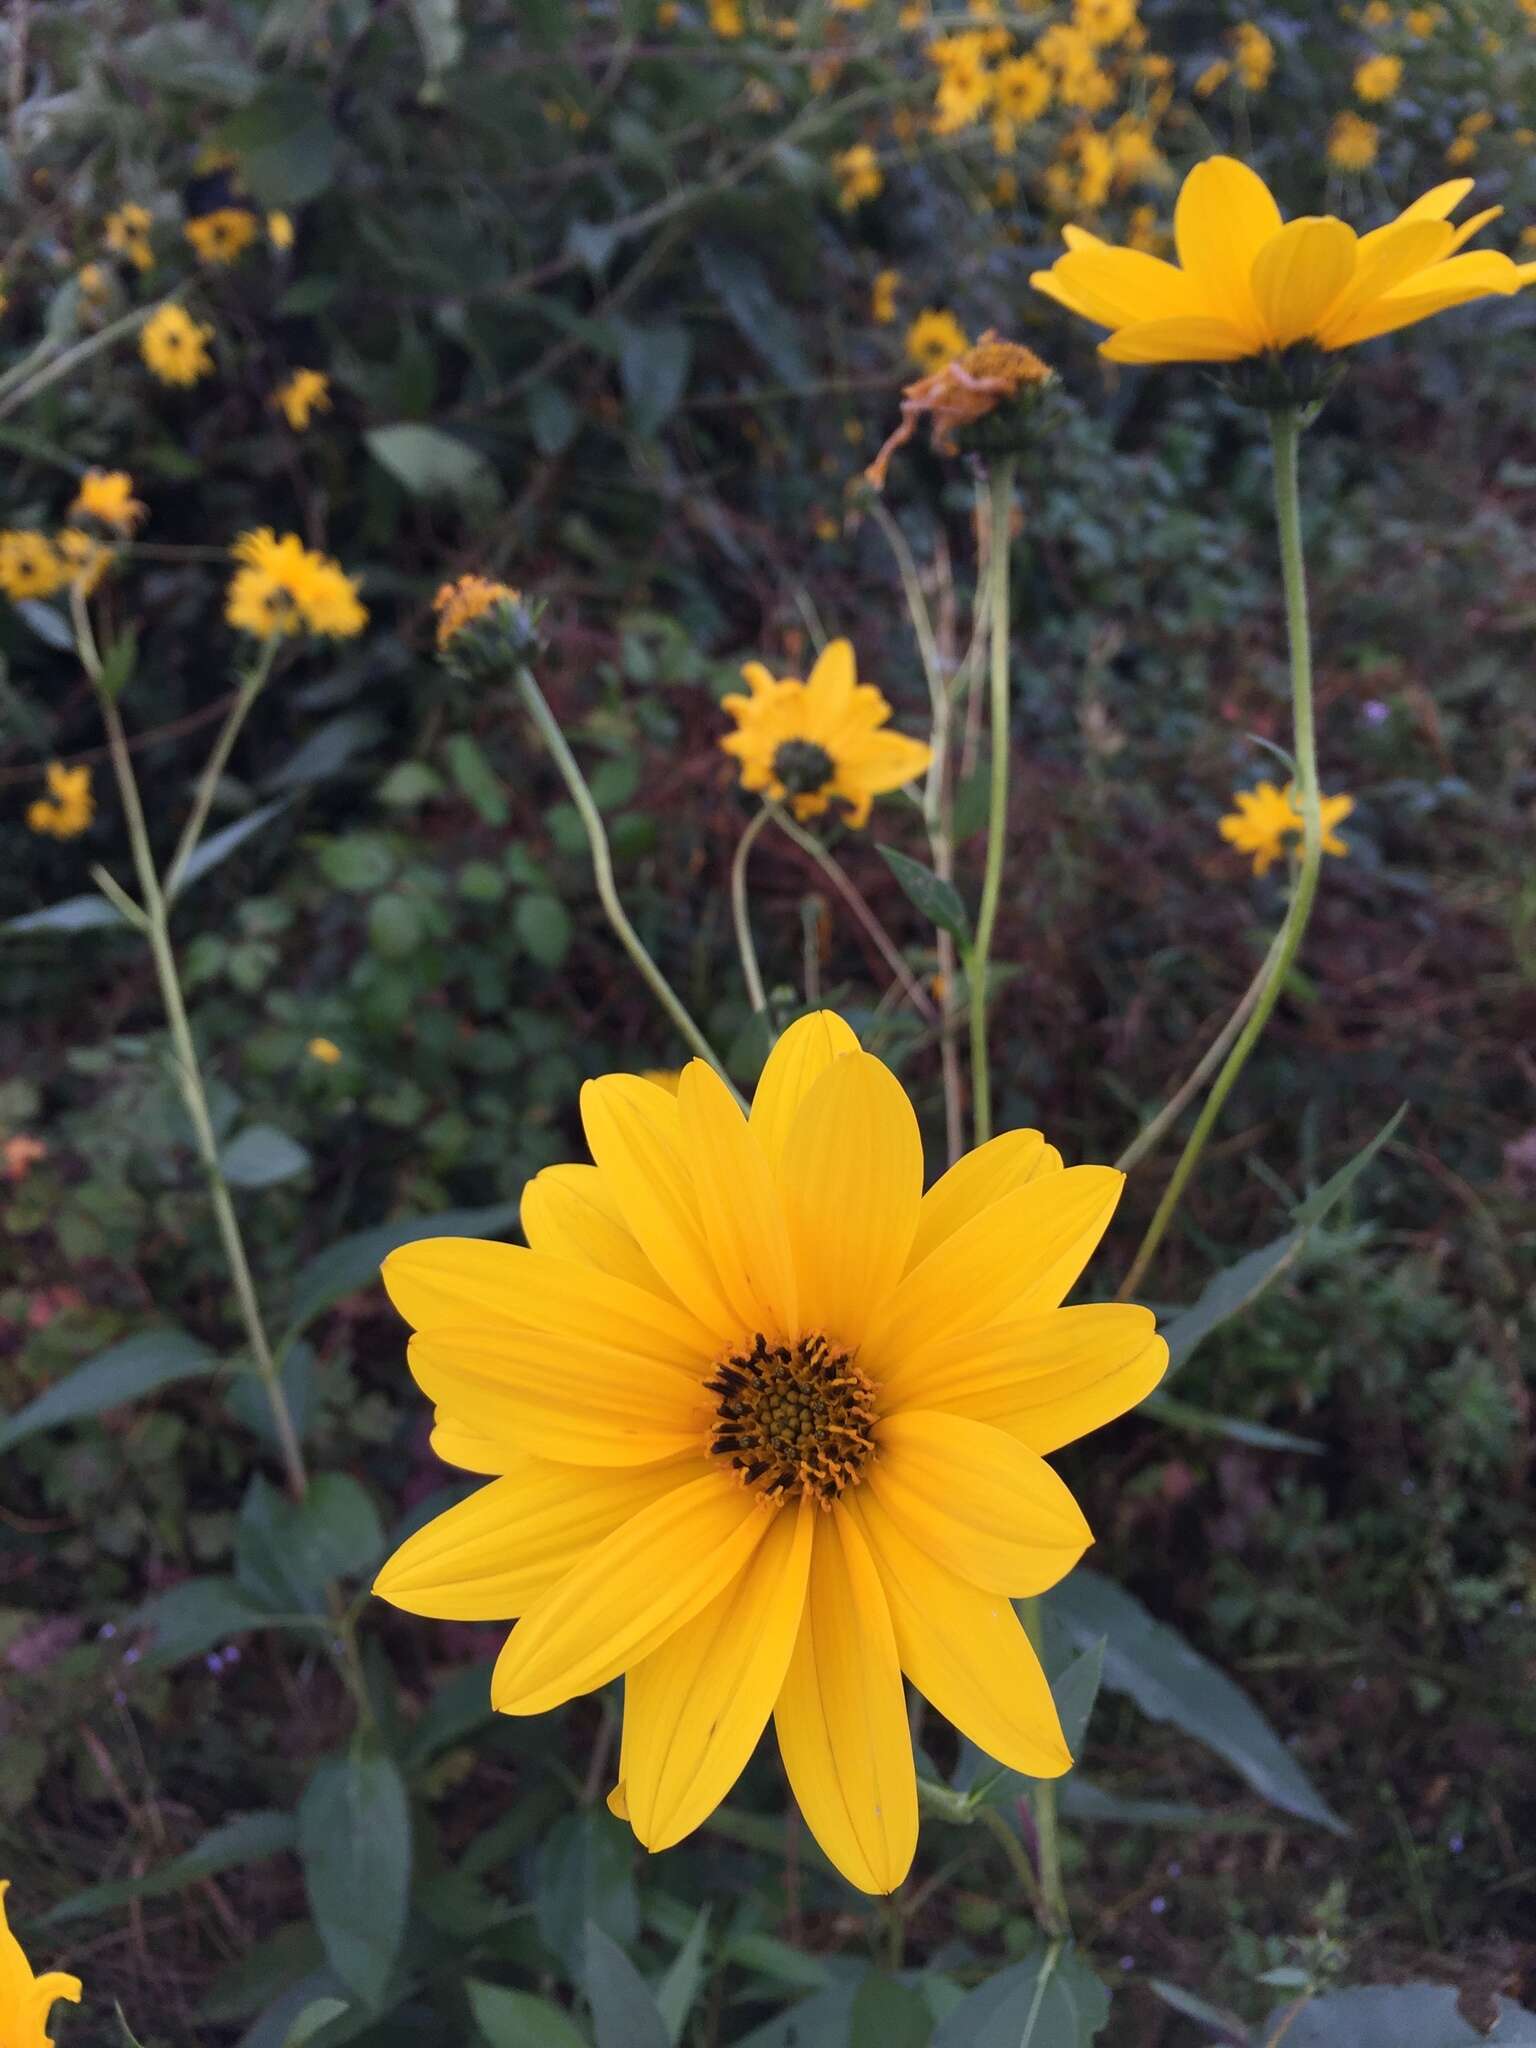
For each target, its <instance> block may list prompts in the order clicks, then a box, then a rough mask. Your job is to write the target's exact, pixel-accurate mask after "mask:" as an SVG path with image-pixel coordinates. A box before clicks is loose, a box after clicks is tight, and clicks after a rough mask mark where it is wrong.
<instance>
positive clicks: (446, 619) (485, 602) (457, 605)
mask: <svg viewBox="0 0 1536 2048" xmlns="http://www.w3.org/2000/svg"><path fill="white" fill-rule="evenodd" d="M522 601H523V594H522V592H521V591H520V590H514V589H513V588H512V586H511V585H510V584H508V583H497V582H494V581H493V580H492V579H491V578H490V577H489V576H475V575H470V576H460V577H459V578H458V580H457V581H456V582H453V583H445V584H444V585H443V586H442V588H441V589H440V590H439V591H438V593H437V595H436V597H434V598H433V600H432V609H433V610H434V611H435V612H436V613H437V645H438V649H439V651H441V650H442V649H443V648H445V647H446V646H447V645H448V644H449V642H450V641H452V640H454V639H455V638H456V637H457V636H458V635H459V634H460V633H462V632H463V630H464V628H465V627H466V626H467V625H469V624H470V623H471V622H472V621H473V620H475V619H478V618H483V617H484V615H485V614H486V613H487V612H488V611H493V610H494V609H495V608H496V606H497V605H500V604H509V605H520V604H521V603H522Z"/></svg>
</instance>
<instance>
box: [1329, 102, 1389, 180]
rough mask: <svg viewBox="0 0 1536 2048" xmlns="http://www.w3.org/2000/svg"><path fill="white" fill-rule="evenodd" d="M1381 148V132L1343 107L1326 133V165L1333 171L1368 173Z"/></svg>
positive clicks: (1371, 122)
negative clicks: (1329, 164) (1329, 165)
mask: <svg viewBox="0 0 1536 2048" xmlns="http://www.w3.org/2000/svg"><path fill="white" fill-rule="evenodd" d="M1380 146H1381V130H1380V129H1379V128H1378V127H1377V126H1376V123H1375V122H1374V121H1367V120H1365V119H1363V118H1362V116H1361V115H1359V114H1357V113H1355V112H1354V111H1353V110H1352V109H1351V108H1349V107H1346V108H1345V109H1344V111H1343V113H1342V114H1335V115H1334V117H1333V120H1332V122H1331V123H1330V125H1329V129H1328V161H1329V163H1331V164H1332V165H1333V167H1334V169H1335V170H1336V171H1368V170H1369V169H1370V167H1371V165H1372V164H1373V163H1375V161H1376V152H1377V150H1378V149H1379V148H1380Z"/></svg>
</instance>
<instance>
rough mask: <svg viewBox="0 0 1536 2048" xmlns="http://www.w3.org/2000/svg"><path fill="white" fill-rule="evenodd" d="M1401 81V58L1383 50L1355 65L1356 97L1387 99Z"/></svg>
mask: <svg viewBox="0 0 1536 2048" xmlns="http://www.w3.org/2000/svg"><path fill="white" fill-rule="evenodd" d="M1402 82H1403V60H1402V58H1401V57H1391V56H1388V55H1386V54H1385V53H1384V52H1383V53H1381V54H1378V55H1377V56H1375V57H1367V58H1366V59H1365V60H1364V61H1363V62H1362V63H1360V64H1357V65H1356V66H1355V97H1356V99H1361V100H1367V101H1377V100H1389V99H1391V97H1392V95H1393V93H1395V92H1396V91H1397V88H1398V87H1399V86H1400V85H1401V84H1402Z"/></svg>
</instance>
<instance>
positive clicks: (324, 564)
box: [224, 526, 368, 640]
mask: <svg viewBox="0 0 1536 2048" xmlns="http://www.w3.org/2000/svg"><path fill="white" fill-rule="evenodd" d="M230 553H231V554H232V555H233V556H234V558H235V560H236V562H238V563H239V564H240V566H239V568H238V569H237V570H236V571H235V574H234V576H233V578H232V579H231V581H230V585H229V590H228V593H227V595H226V598H225V604H224V616H225V618H226V619H227V620H228V621H229V623H230V625H232V626H234V627H237V628H238V629H239V630H240V631H241V632H243V633H251V634H254V635H255V636H256V638H257V639H259V640H267V639H271V638H272V637H273V636H274V635H279V636H283V637H286V636H288V635H290V634H295V633H304V632H309V633H317V634H320V635H321V636H322V637H323V638H326V639H331V640H347V639H350V638H351V637H352V636H353V635H354V634H356V633H360V632H361V631H362V630H363V627H364V626H365V625H366V624H367V623H368V614H367V612H366V611H365V610H364V608H363V606H362V605H361V604H360V603H359V602H358V596H357V585H356V584H355V583H354V582H353V580H352V578H351V577H350V576H348V575H347V574H346V573H345V571H344V570H343V569H342V568H341V566H340V564H339V563H337V562H333V561H332V560H331V558H330V556H329V555H322V554H317V553H316V552H315V551H314V550H313V549H310V548H306V547H305V545H304V543H303V542H302V541H301V540H300V539H299V537H298V535H297V534H296V533H285V534H284V535H283V537H282V539H281V540H279V539H278V537H277V536H276V535H275V534H274V533H273V531H272V529H271V527H269V526H264V527H261V528H259V529H258V530H257V531H255V532H252V533H243V534H241V536H240V538H239V539H238V540H237V541H236V542H235V544H234V546H233V547H232V548H231V549H230Z"/></svg>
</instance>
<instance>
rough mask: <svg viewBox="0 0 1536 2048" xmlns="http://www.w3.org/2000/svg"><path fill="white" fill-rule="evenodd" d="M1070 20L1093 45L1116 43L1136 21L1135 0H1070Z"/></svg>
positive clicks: (1102, 45) (1103, 45)
mask: <svg viewBox="0 0 1536 2048" xmlns="http://www.w3.org/2000/svg"><path fill="white" fill-rule="evenodd" d="M1072 21H1073V24H1074V26H1075V27H1077V28H1078V29H1080V30H1081V31H1082V33H1083V34H1084V35H1085V36H1086V37H1087V38H1088V40H1089V42H1090V43H1092V44H1094V45H1095V47H1105V46H1107V45H1108V44H1110V43H1118V42H1119V41H1120V40H1121V39H1122V37H1124V36H1125V34H1126V33H1127V32H1128V31H1129V30H1130V29H1131V28H1133V27H1134V26H1135V23H1136V0H1072Z"/></svg>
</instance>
